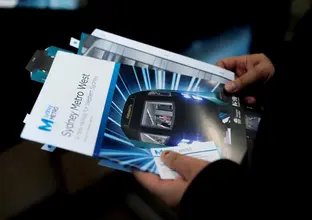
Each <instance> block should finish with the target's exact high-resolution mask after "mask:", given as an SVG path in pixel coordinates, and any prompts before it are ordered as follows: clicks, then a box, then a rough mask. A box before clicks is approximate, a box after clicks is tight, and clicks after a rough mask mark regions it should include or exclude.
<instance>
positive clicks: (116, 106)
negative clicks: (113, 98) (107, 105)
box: [112, 102, 122, 114]
mask: <svg viewBox="0 0 312 220" xmlns="http://www.w3.org/2000/svg"><path fill="white" fill-rule="evenodd" d="M112 104H113V106H114V107H115V108H116V109H118V111H119V112H120V114H121V113H122V110H121V109H120V108H119V107H118V105H116V103H115V102H112Z"/></svg>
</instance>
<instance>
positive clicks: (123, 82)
mask: <svg viewBox="0 0 312 220" xmlns="http://www.w3.org/2000/svg"><path fill="white" fill-rule="evenodd" d="M118 76H119V78H120V80H121V82H122V84H123V85H124V87H125V88H126V90H127V92H128V93H129V95H131V92H130V90H129V89H128V87H127V86H126V83H125V81H124V80H123V79H122V77H121V76H120V75H118Z"/></svg>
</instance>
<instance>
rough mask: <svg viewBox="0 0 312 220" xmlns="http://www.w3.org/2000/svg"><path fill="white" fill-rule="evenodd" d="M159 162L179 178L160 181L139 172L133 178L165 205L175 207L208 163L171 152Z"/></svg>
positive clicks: (165, 154)
mask: <svg viewBox="0 0 312 220" xmlns="http://www.w3.org/2000/svg"><path fill="white" fill-rule="evenodd" d="M161 160H162V161H163V162H164V163H165V164H166V165H167V166H168V167H169V168H171V169H174V170H175V171H176V172H177V173H179V174H180V177H178V178H177V179H174V180H162V179H160V177H159V176H157V175H155V174H152V173H147V172H141V171H134V176H135V177H136V179H137V180H138V181H139V182H140V183H141V184H142V185H143V186H144V187H145V188H147V189H148V190H149V191H150V192H152V193H153V194H155V195H156V196H158V197H159V198H160V199H161V200H163V201H164V202H165V203H167V204H168V205H170V206H176V205H178V204H179V203H180V201H181V199H182V196H183V194H184V192H185V191H186V188H187V186H188V185H189V184H190V183H191V182H192V180H193V179H194V178H195V176H196V175H197V174H198V173H199V172H200V171H201V170H202V169H203V168H204V167H206V166H207V165H208V162H207V161H203V160H199V159H195V158H192V157H188V156H184V155H182V154H178V153H176V152H172V151H165V152H163V153H162V154H161Z"/></svg>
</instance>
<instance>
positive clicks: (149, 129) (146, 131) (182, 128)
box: [121, 90, 227, 148]
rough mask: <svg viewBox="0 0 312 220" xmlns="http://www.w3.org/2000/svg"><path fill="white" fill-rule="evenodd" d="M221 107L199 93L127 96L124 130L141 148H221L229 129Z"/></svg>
mask: <svg viewBox="0 0 312 220" xmlns="http://www.w3.org/2000/svg"><path fill="white" fill-rule="evenodd" d="M220 102H222V101H220ZM221 108H222V105H220V104H217V103H216V102H213V101H211V100H209V99H207V98H205V96H201V95H198V94H192V93H188V92H177V91H159V90H155V91H143V92H138V93H134V94H132V95H130V96H129V97H128V99H127V101H126V103H125V106H124V109H123V113H122V119H121V127H122V130H123V132H124V133H125V135H126V136H127V137H128V138H129V139H130V141H132V142H133V144H134V145H135V146H137V147H142V148H155V147H164V145H166V146H179V145H181V144H192V143H194V142H206V141H214V142H215V143H216V144H217V145H220V144H224V137H225V133H226V129H227V128H226V126H225V124H224V123H223V122H222V119H221V118H220V114H221Z"/></svg>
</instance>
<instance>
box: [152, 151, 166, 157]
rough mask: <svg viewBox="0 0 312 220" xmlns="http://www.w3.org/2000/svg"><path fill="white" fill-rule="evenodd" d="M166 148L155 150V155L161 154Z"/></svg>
mask: <svg viewBox="0 0 312 220" xmlns="http://www.w3.org/2000/svg"><path fill="white" fill-rule="evenodd" d="M163 151H164V150H154V153H155V156H158V155H160V154H161V153H162V152H163Z"/></svg>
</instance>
